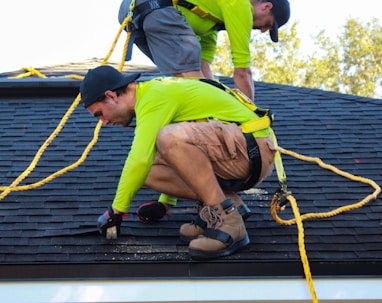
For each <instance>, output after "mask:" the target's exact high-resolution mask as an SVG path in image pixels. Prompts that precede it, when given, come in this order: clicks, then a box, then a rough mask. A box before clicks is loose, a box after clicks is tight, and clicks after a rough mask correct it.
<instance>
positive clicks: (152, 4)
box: [133, 0, 173, 28]
mask: <svg viewBox="0 0 382 303" xmlns="http://www.w3.org/2000/svg"><path fill="white" fill-rule="evenodd" d="M167 6H173V3H172V0H149V1H146V2H143V3H141V4H139V5H138V6H136V7H134V9H133V15H134V17H138V18H139V20H138V27H139V28H142V24H143V20H144V19H145V17H146V16H147V15H148V14H149V13H151V12H152V11H153V10H156V9H159V8H163V7H167Z"/></svg>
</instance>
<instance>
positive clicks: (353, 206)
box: [271, 146, 381, 225]
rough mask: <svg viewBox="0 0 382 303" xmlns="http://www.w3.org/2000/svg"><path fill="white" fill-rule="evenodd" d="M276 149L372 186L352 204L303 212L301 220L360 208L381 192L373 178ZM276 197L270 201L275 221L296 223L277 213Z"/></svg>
mask: <svg viewBox="0 0 382 303" xmlns="http://www.w3.org/2000/svg"><path fill="white" fill-rule="evenodd" d="M277 149H278V150H279V151H280V152H281V153H283V154H286V155H289V156H292V157H295V158H297V159H300V160H303V161H308V162H316V163H317V164H318V165H319V166H320V167H322V168H324V169H327V170H330V171H332V172H334V173H336V174H338V175H340V176H343V177H345V178H348V179H350V180H352V181H358V182H362V183H365V184H368V185H370V186H371V187H372V188H374V192H373V193H372V194H370V195H368V196H366V197H365V198H364V199H362V200H361V201H359V202H357V203H353V204H350V205H345V206H342V207H338V208H336V209H334V210H331V211H328V212H321V213H307V214H304V215H302V216H301V219H302V220H305V219H311V218H329V217H333V216H336V215H338V214H340V213H343V212H345V211H350V210H354V209H357V208H360V207H362V206H364V205H365V204H366V203H368V202H369V201H371V200H376V199H377V196H378V195H379V194H380V192H381V188H380V187H379V186H378V184H376V183H375V182H374V181H373V180H370V179H367V178H364V177H359V176H354V175H352V174H350V173H347V172H345V171H342V170H340V169H338V168H336V167H334V166H333V165H330V164H326V163H324V162H323V161H322V160H321V159H319V158H315V157H309V156H304V155H301V154H298V153H296V152H293V151H289V150H286V149H284V148H282V147H280V146H278V147H277ZM277 198H278V197H277V196H275V197H274V198H273V200H272V202H271V214H272V216H273V218H274V219H275V221H276V222H277V223H279V224H283V225H293V224H296V219H290V220H283V219H281V218H280V217H279V216H278V215H277V211H278V208H277Z"/></svg>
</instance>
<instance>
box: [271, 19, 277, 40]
mask: <svg viewBox="0 0 382 303" xmlns="http://www.w3.org/2000/svg"><path fill="white" fill-rule="evenodd" d="M269 35H270V36H271V40H272V41H273V42H279V25H278V24H277V21H276V20H275V23H274V24H273V28H272V29H271V30H270V31H269Z"/></svg>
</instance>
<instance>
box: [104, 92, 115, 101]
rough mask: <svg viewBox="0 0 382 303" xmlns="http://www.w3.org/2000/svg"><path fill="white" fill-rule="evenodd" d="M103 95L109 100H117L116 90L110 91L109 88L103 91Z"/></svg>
mask: <svg viewBox="0 0 382 303" xmlns="http://www.w3.org/2000/svg"><path fill="white" fill-rule="evenodd" d="M105 97H106V98H107V99H111V100H112V101H114V102H117V100H118V98H117V94H116V92H113V91H111V90H107V91H106V92H105Z"/></svg>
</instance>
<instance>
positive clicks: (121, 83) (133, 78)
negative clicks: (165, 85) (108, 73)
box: [110, 73, 141, 90]
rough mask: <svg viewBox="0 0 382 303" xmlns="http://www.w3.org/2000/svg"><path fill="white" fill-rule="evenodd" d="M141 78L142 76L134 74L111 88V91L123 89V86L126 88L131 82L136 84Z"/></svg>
mask: <svg viewBox="0 0 382 303" xmlns="http://www.w3.org/2000/svg"><path fill="white" fill-rule="evenodd" d="M140 76H141V74H140V73H133V74H131V75H128V76H126V77H124V78H123V79H122V80H121V81H119V82H118V83H116V84H115V85H114V86H113V87H111V88H110V90H115V89H118V88H121V87H123V86H125V85H127V84H129V83H131V82H134V81H135V80H137V79H138V78H139V77H140Z"/></svg>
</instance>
